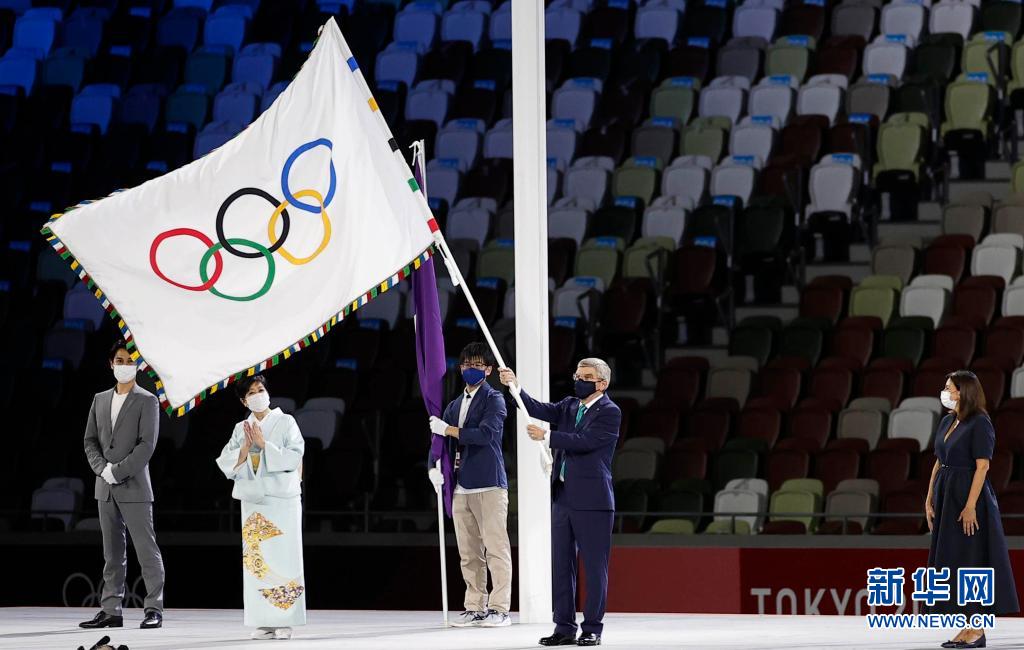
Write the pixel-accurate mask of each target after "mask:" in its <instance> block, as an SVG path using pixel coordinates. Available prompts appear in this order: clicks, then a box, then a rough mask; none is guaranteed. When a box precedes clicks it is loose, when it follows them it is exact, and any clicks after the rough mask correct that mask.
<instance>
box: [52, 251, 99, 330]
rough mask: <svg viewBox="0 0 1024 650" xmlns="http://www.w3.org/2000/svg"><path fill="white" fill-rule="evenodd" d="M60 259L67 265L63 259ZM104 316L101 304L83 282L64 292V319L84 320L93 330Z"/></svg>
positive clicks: (97, 327) (96, 328)
mask: <svg viewBox="0 0 1024 650" xmlns="http://www.w3.org/2000/svg"><path fill="white" fill-rule="evenodd" d="M58 259H60V258H58ZM60 261H61V263H62V264H63V265H64V266H67V263H66V262H64V260H60ZM76 279H77V278H76ZM106 317H107V312H106V311H105V310H104V309H103V304H102V303H101V302H100V301H99V300H98V299H97V298H96V296H95V295H93V293H92V291H90V290H89V287H87V286H86V285H85V284H83V283H81V282H77V283H75V284H73V285H72V287H71V290H70V291H68V292H67V293H66V294H64V320H84V321H87V322H89V323H92V325H93V329H94V330H98V329H99V328H100V327H102V325H103V321H104V319H105V318H106Z"/></svg>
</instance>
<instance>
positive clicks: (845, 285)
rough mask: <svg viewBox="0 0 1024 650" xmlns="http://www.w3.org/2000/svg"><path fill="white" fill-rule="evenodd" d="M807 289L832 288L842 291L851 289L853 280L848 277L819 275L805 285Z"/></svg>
mask: <svg viewBox="0 0 1024 650" xmlns="http://www.w3.org/2000/svg"><path fill="white" fill-rule="evenodd" d="M807 286H808V287H833V288H835V289H840V290H842V291H849V290H850V289H852V288H853V279H852V278H851V277H850V276H848V275H819V276H817V277H815V278H814V279H813V280H811V281H810V282H808V283H807Z"/></svg>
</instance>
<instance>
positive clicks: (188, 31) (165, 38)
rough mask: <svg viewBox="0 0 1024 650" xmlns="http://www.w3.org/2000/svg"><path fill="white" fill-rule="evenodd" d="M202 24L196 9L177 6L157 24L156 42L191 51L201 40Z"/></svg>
mask: <svg viewBox="0 0 1024 650" xmlns="http://www.w3.org/2000/svg"><path fill="white" fill-rule="evenodd" d="M201 27H202V24H201V22H200V20H199V18H198V16H197V15H196V13H195V12H194V11H189V10H188V9H181V8H175V9H172V10H171V11H170V12H168V13H167V15H166V16H164V17H163V18H161V19H160V22H159V23H157V26H156V44H157V45H159V46H163V47H168V46H171V47H180V48H182V49H183V50H185V52H191V51H192V50H194V49H195V47H196V43H198V42H199V30H200V29H201Z"/></svg>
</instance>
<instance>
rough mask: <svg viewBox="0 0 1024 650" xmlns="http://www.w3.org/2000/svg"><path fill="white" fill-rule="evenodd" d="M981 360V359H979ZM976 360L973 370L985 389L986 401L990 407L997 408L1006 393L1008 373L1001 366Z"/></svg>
mask: <svg viewBox="0 0 1024 650" xmlns="http://www.w3.org/2000/svg"><path fill="white" fill-rule="evenodd" d="M979 361H981V360H979ZM979 361H975V362H974V365H973V366H971V370H972V371H974V374H975V375H977V376H978V381H979V382H981V387H982V389H983V390H984V391H985V401H986V403H987V404H988V408H990V409H992V410H995V409H998V408H999V404H1000V403H1002V401H1003V397H1004V396H1005V395H1006V373H1005V372H1003V370H1002V369H1001V368H993V367H991V366H990V365H988V364H985V363H979Z"/></svg>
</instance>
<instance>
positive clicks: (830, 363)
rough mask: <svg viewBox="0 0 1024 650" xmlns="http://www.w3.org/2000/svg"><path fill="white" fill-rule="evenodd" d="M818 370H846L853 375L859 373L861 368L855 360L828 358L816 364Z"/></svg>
mask: <svg viewBox="0 0 1024 650" xmlns="http://www.w3.org/2000/svg"><path fill="white" fill-rule="evenodd" d="M818 367H819V368H832V369H837V368H838V369H839V370H846V371H849V372H852V373H854V374H856V373H859V372H860V371H861V370H862V369H863V366H862V365H860V362H859V361H857V360H856V359H851V358H849V357H828V358H826V359H822V360H821V361H819V362H818Z"/></svg>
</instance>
